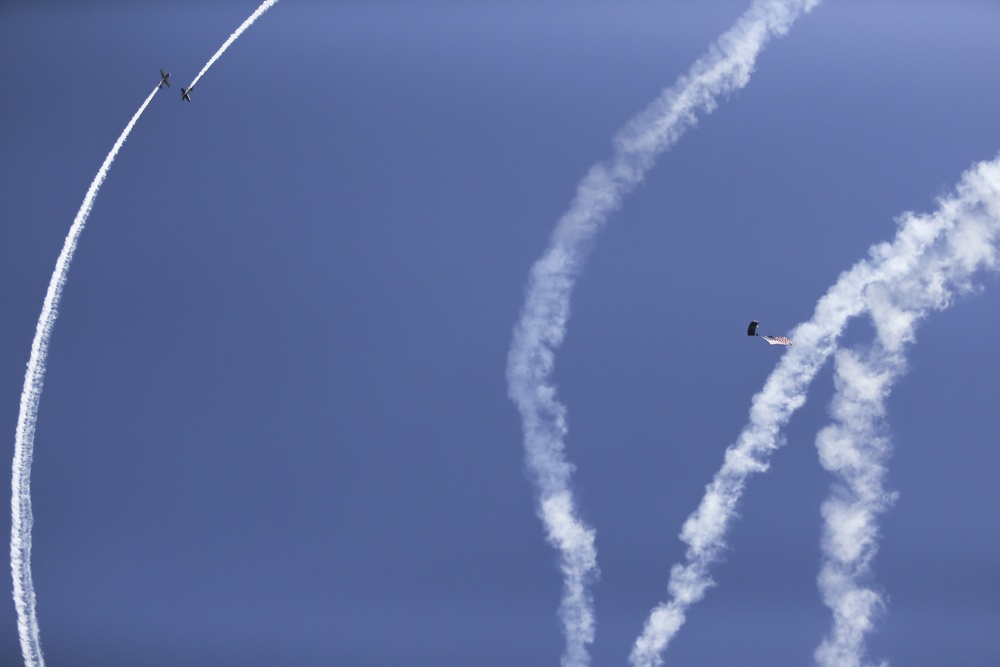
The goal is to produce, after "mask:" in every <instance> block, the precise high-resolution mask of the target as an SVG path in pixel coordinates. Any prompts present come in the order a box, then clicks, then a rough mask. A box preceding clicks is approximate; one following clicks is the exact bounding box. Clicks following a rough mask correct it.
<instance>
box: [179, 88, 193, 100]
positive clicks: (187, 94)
mask: <svg viewBox="0 0 1000 667" xmlns="http://www.w3.org/2000/svg"><path fill="white" fill-rule="evenodd" d="M193 91H194V86H191V87H190V88H181V99H182V100H184V101H185V102H190V101H191V93H192V92H193Z"/></svg>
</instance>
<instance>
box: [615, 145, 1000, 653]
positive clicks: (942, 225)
mask: <svg viewBox="0 0 1000 667" xmlns="http://www.w3.org/2000/svg"><path fill="white" fill-rule="evenodd" d="M898 224H899V230H898V231H897V233H896V237H895V239H894V240H893V241H892V242H891V243H881V244H878V245H876V246H873V247H872V248H871V249H870V251H869V254H870V258H869V259H866V260H862V261H861V262H858V263H857V264H856V265H855V266H854V267H853V268H851V269H850V270H849V271H847V272H845V273H843V274H842V275H841V276H840V278H839V279H838V280H837V282H836V284H834V285H833V287H831V288H830V290H829V291H828V292H827V293H826V295H824V296H823V298H821V299H820V301H819V303H818V304H817V305H816V311H815V313H814V314H813V317H812V319H810V320H809V321H808V322H805V323H803V324H800V325H799V326H798V327H796V329H795V331H794V332H793V334H792V338H794V340H795V347H793V348H790V350H789V352H788V353H786V354H785V355H784V356H783V358H782V360H781V361H780V362H779V363H778V366H777V368H775V370H774V371H773V372H772V373H771V375H770V376H769V377H768V379H767V381H766V383H765V385H764V389H763V390H762V391H761V392H760V393H759V394H757V395H756V396H754V399H753V403H752V406H751V408H750V422H749V424H747V426H746V427H745V428H744V429H743V432H742V433H741V434H740V436H739V438H738V439H737V441H736V443H735V444H733V445H731V446H730V447H729V449H728V450H727V451H726V455H725V461H724V463H723V465H722V468H721V469H720V470H719V471H718V472H717V473H716V475H715V478H714V479H713V480H712V483H711V484H709V486H708V488H707V492H706V494H705V497H704V498H703V500H702V502H701V505H700V506H699V508H698V509H697V510H696V511H695V512H694V514H692V515H691V516H690V517H689V518H688V520H687V521H686V522H685V524H684V527H683V530H682V532H681V539H682V540H683V541H684V542H685V543H686V544H687V545H688V549H687V554H686V562H685V563H684V564H678V565H675V566H674V567H673V569H672V570H671V573H670V582H669V592H670V595H671V600H670V601H669V602H668V603H665V604H661V605H659V606H658V607H656V608H655V609H654V610H653V611H652V612H651V614H650V616H649V618H648V619H647V621H646V625H645V628H644V630H643V632H642V634H641V635H640V637H639V638H638V640H636V644H635V646H634V648H633V651H632V655H631V662H632V664H633V665H635V666H636V667H652V666H655V665H660V664H662V662H663V659H662V653H663V651H664V650H665V649H666V647H667V644H668V643H669V641H670V640H671V639H672V638H673V636H674V635H675V634H676V632H677V630H678V629H679V628H680V627H681V625H682V624H683V623H684V620H685V614H686V612H687V609H688V608H689V607H690V606H691V605H692V604H693V603H695V602H697V601H698V600H700V599H701V598H702V597H704V595H705V591H706V589H707V588H708V587H709V586H711V585H712V579H711V577H710V575H709V570H710V568H711V566H712V565H713V564H714V563H715V561H716V560H717V559H718V556H719V553H720V551H721V550H722V548H723V547H724V544H725V543H724V539H725V533H726V531H727V530H728V528H729V525H730V523H731V522H732V519H733V516H734V510H735V507H736V504H737V502H738V501H739V499H740V496H741V495H742V492H743V488H744V486H745V484H746V481H747V478H748V477H749V476H750V475H751V474H752V473H755V472H760V471H763V470H766V469H767V459H768V457H769V456H770V453H771V452H772V451H773V450H774V449H776V448H777V447H778V446H780V445H781V444H783V442H782V440H781V438H780V431H781V429H782V427H784V425H785V424H786V423H787V422H788V419H789V418H790V417H791V415H792V414H793V413H794V412H795V410H797V409H798V408H799V407H800V406H801V405H802V404H803V403H805V397H806V389H807V388H808V386H809V384H810V383H811V382H812V379H813V378H814V377H815V375H816V373H817V372H818V370H819V369H820V367H821V366H822V365H823V363H824V362H825V361H826V359H827V358H828V357H829V356H830V355H831V354H833V353H834V351H835V350H836V347H837V340H838V338H839V337H840V334H841V333H842V332H843V330H844V327H845V326H846V324H847V322H848V320H849V319H850V318H852V317H855V316H857V315H859V314H861V313H863V312H865V311H868V312H869V313H870V314H871V317H872V321H873V322H874V324H875V327H876V330H877V332H878V345H879V346H880V348H877V349H881V350H883V351H881V352H878V351H876V352H875V353H873V354H874V356H873V357H871V359H869V360H868V361H866V362H865V363H868V364H874V366H873V367H874V368H875V369H876V370H875V371H867V372H860V371H861V370H862V368H863V365H862V364H861V363H860V362H859V359H860V357H859V356H858V355H849V354H846V353H842V354H841V356H840V365H839V368H838V377H839V378H840V380H839V381H840V383H841V384H840V386H841V388H842V391H843V392H844V396H845V398H842V399H840V401H839V402H836V403H835V405H834V416H835V418H837V419H840V418H841V414H842V415H843V419H844V420H846V419H847V417H848V415H850V414H851V411H852V410H854V411H856V412H857V414H858V415H859V416H860V414H861V411H862V410H867V411H868V412H869V423H870V424H871V425H872V427H871V429H869V430H865V426H864V425H863V423H862V425H861V426H860V428H861V429H862V433H863V434H864V435H863V436H862V437H868V436H877V435H878V433H877V429H876V428H875V425H876V420H877V417H878V415H879V413H880V410H881V407H880V406H881V403H880V401H881V400H882V398H881V394H880V392H883V393H884V392H885V391H887V390H888V387H889V386H890V385H891V382H892V379H894V378H895V376H896V375H897V374H898V373H899V372H900V371H901V370H902V363H901V359H898V358H897V355H898V354H899V353H900V350H901V348H902V346H903V345H905V344H906V343H908V342H910V341H911V340H912V336H913V327H914V325H915V324H916V322H917V321H918V320H919V319H920V318H921V317H923V316H924V315H925V314H926V313H927V312H928V311H930V310H932V309H940V308H944V307H945V306H947V305H948V304H949V303H950V299H951V298H952V297H953V295H954V294H956V293H959V292H962V291H964V290H967V289H969V288H970V280H971V278H972V276H973V274H974V273H975V272H976V271H978V270H981V269H983V268H995V267H996V261H997V256H996V254H997V249H996V241H997V235H998V232H1000V157H998V158H997V159H995V160H994V161H992V162H982V163H979V164H977V165H975V166H973V167H972V168H971V169H970V170H969V171H967V172H966V173H965V174H964V175H963V177H962V180H961V181H960V182H959V184H958V186H957V188H956V191H955V194H953V195H951V196H950V197H947V198H945V199H943V200H941V201H940V202H939V206H938V210H937V211H936V212H935V213H933V214H930V215H925V216H915V215H912V214H907V215H904V216H903V217H901V218H900V220H899V221H898ZM848 387H850V389H848ZM859 391H860V392H862V393H861V395H860V396H859V395H858V394H857V392H859ZM852 392H853V393H852ZM848 396H850V397H849V398H848ZM862 406H863V407H862ZM851 418H852V419H853V416H852V417H851ZM837 435H840V436H843V437H844V438H847V439H848V440H850V439H851V438H852V437H854V436H852V435H850V434H846V435H845V431H839V432H838V431H837V430H836V427H834V430H829V431H825V432H824V433H823V434H821V436H820V443H819V444H820V449H821V453H822V456H823V457H824V460H825V462H827V463H829V464H830V465H832V466H834V468H835V469H837V470H839V471H842V472H844V473H846V472H847V471H851V472H850V474H851V478H850V481H849V482H848V483H847V485H846V486H841V487H839V488H841V489H845V490H846V492H845V500H844V501H841V500H839V499H838V500H836V501H834V502H832V503H828V504H827V505H826V506H825V512H826V514H827V517H828V521H832V522H833V523H835V524H836V527H835V528H831V527H830V526H829V525H828V530H827V532H826V534H825V536H824V546H825V548H826V549H827V550H828V551H827V562H826V563H825V565H824V572H823V574H822V575H821V584H820V585H821V587H822V588H823V593H824V596H825V597H826V599H827V601H828V604H831V606H832V607H834V610H835V615H837V621H836V622H835V632H834V637H833V638H831V639H830V640H828V641H827V642H824V644H823V646H821V647H820V649H819V650H818V651H817V659H819V660H829V661H830V662H827V663H823V664H828V665H838V666H843V665H851V664H854V663H851V662H843V661H842V660H843V658H842V657H840V656H842V655H844V653H841V651H842V650H848V649H844V647H845V646H859V643H858V642H859V641H860V639H859V640H858V641H857V642H856V641H855V640H854V636H856V635H857V634H858V632H859V630H860V632H861V633H863V632H864V630H865V629H867V627H868V624H869V623H870V618H871V614H872V613H874V611H876V610H877V607H878V606H879V601H878V598H877V595H876V596H874V597H873V595H872V592H871V591H864V590H861V589H859V588H857V587H856V586H855V584H854V577H855V576H856V575H861V574H863V573H864V571H865V568H867V565H868V562H869V561H870V557H871V554H872V553H873V549H874V532H873V530H874V529H870V530H869V529H868V528H867V527H862V526H870V525H871V524H870V520H869V518H868V517H864V518H862V519H860V520H859V518H858V516H857V512H858V511H861V512H862V513H863V512H864V511H867V512H869V513H870V515H871V516H872V517H873V516H874V515H875V514H877V512H879V511H881V510H882V509H883V508H884V506H885V505H886V503H887V502H888V501H889V500H890V498H889V497H887V496H886V495H885V493H884V492H882V490H881V471H880V465H881V463H880V462H881V457H882V456H883V455H884V452H882V451H881V450H880V449H879V448H880V447H884V445H885V443H884V442H879V443H876V444H875V445H874V447H873V448H872V451H870V452H868V454H869V460H868V461H852V460H851V457H852V456H854V455H856V454H857V453H858V452H857V449H856V448H853V447H840V446H839V443H838V441H837V440H838V438H837V437H835V436H837ZM868 464H870V465H871V466H872V467H870V468H868V469H867V470H864V468H866V465H868ZM858 503H861V504H860V505H859V504H858ZM859 507H860V508H864V509H862V510H859V509H858V508H859ZM845 575H846V576H845ZM852 623H853V624H854V625H853V627H852V626H851V624H852ZM850 650H855V649H850ZM838 660H841V661H839V662H838Z"/></svg>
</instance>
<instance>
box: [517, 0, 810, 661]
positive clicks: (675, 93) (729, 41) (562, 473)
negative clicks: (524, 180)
mask: <svg viewBox="0 0 1000 667" xmlns="http://www.w3.org/2000/svg"><path fill="white" fill-rule="evenodd" d="M818 2H819V0H757V1H755V2H754V3H753V4H752V5H751V6H750V8H749V9H748V10H747V11H746V13H744V14H743V15H742V16H741V17H740V18H739V19H738V20H737V22H736V24H735V25H734V26H733V27H732V28H730V30H729V31H728V32H726V33H725V34H723V35H722V36H721V37H720V38H719V39H718V41H717V42H716V43H715V44H714V45H712V47H711V48H710V49H709V51H708V53H707V54H706V55H705V56H703V57H702V58H700V59H699V60H698V61H697V62H695V64H694V65H693V66H692V67H691V69H690V70H689V72H688V73H687V74H686V75H685V76H682V77H681V78H680V79H679V80H678V81H677V83H675V84H674V85H673V86H671V87H670V88H668V89H667V90H665V91H664V92H663V93H662V94H661V95H660V96H659V98H657V99H656V100H655V101H654V102H653V103H652V104H651V105H650V106H649V107H648V108H647V109H646V110H645V111H643V112H642V113H640V114H639V115H638V116H636V117H635V118H634V119H632V120H631V121H630V122H629V124H628V125H626V127H625V128H624V129H623V130H622V131H621V132H620V133H619V134H618V136H617V137H616V138H615V153H614V157H613V159H612V160H611V162H610V163H601V164H597V165H595V166H594V167H593V168H591V170H590V172H589V173H588V174H587V175H586V176H585V177H584V178H583V180H582V181H581V182H580V184H579V185H578V187H577V194H576V197H575V199H574V200H573V203H572V204H571V206H570V208H569V210H568V211H567V212H566V213H565V214H564V215H563V216H562V218H560V220H559V222H558V223H557V225H556V228H555V231H554V232H553V234H552V239H551V241H550V245H549V248H548V249H547V250H546V251H545V254H544V255H542V257H541V258H540V259H539V260H538V261H537V262H536V263H535V265H534V266H533V267H532V270H531V274H530V276H529V285H528V290H527V295H526V299H525V303H524V306H523V308H522V311H521V318H520V321H519V322H518V324H517V325H516V327H515V328H514V335H513V341H512V342H511V349H510V353H509V355H508V362H507V384H508V394H509V396H510V398H511V400H513V401H514V402H515V403H516V404H517V407H518V410H519V411H520V413H521V420H522V428H523V430H524V446H525V450H526V459H527V466H528V468H529V470H530V473H531V475H532V476H533V478H534V481H535V484H536V487H537V490H538V494H539V508H538V513H539V515H540V518H541V519H542V521H543V523H544V526H545V530H546V534H547V538H548V540H549V542H550V543H552V545H553V546H555V547H556V548H557V549H558V550H559V553H560V558H561V561H562V562H561V568H562V572H563V578H564V589H563V599H562V603H561V606H560V616H561V618H562V621H563V626H564V631H565V633H566V644H567V646H566V652H565V654H564V656H563V660H562V662H563V664H564V665H566V666H567V667H569V666H579V665H586V664H588V663H589V656H588V650H587V647H588V645H589V644H590V643H592V642H593V639H594V614H593V609H592V602H591V594H590V591H589V586H590V584H591V583H592V581H593V580H594V579H595V578H596V576H597V573H598V569H597V554H596V550H595V548H594V530H593V529H592V528H590V527H589V526H587V525H586V524H585V523H584V522H583V521H582V520H581V519H580V518H579V516H578V511H577V509H576V507H575V501H574V499H573V495H572V491H571V488H570V478H571V476H572V471H573V466H572V464H570V463H569V462H568V461H567V460H566V457H565V454H564V443H563V438H564V436H565V434H566V408H565V406H563V405H562V404H561V403H559V401H558V400H556V396H555V394H556V391H555V387H554V386H553V385H552V383H551V380H550V376H551V374H552V368H553V362H554V356H555V350H556V348H558V347H559V345H560V344H561V343H562V340H563V337H564V336H565V332H566V320H567V318H568V317H569V299H570V294H571V292H572V290H573V285H574V283H575V282H576V278H577V276H578V275H579V274H580V271H581V269H582V265H583V262H584V260H585V258H586V254H587V250H588V248H589V245H590V242H591V241H592V240H593V238H594V236H595V235H596V233H597V232H598V231H600V229H601V227H602V226H603V225H604V222H605V220H606V218H607V216H608V214H610V213H611V212H612V211H614V210H615V209H616V208H617V207H618V205H619V204H620V201H621V198H622V196H624V195H625V194H627V193H628V192H630V191H631V190H632V189H634V188H635V187H636V186H637V185H638V184H639V183H640V182H641V181H642V180H643V178H644V176H645V173H646V171H647V170H648V169H649V168H650V167H651V166H652V164H653V161H654V159H655V158H656V156H657V155H659V154H660V153H662V152H663V151H665V150H667V149H668V148H670V147H671V146H672V145H673V144H674V142H676V141H677V140H678V139H679V138H680V137H681V135H683V134H684V132H685V131H686V130H687V129H688V128H690V127H691V126H692V125H694V124H695V122H696V121H697V114H698V113H699V112H700V113H710V112H711V111H712V110H714V109H715V106H716V103H717V102H716V101H717V99H718V98H719V96H720V95H725V94H727V93H731V92H733V91H736V90H739V89H740V88H742V87H743V86H745V85H746V84H747V82H748V81H749V79H750V73H751V72H752V70H753V67H754V63H755V62H756V59H757V56H758V54H759V53H760V52H761V50H762V49H763V48H764V46H765V45H766V44H767V42H768V41H769V40H770V39H771V38H772V37H775V36H780V35H783V34H785V33H786V32H787V31H788V29H789V28H790V27H791V25H792V23H793V22H794V21H795V20H796V19H797V18H798V17H799V16H801V15H802V14H804V13H805V12H808V11H809V10H810V9H812V8H813V7H814V6H815V5H816V4H818Z"/></svg>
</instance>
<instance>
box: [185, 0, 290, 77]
mask: <svg viewBox="0 0 1000 667" xmlns="http://www.w3.org/2000/svg"><path fill="white" fill-rule="evenodd" d="M276 2H278V0H264V2H263V3H261V5H260V7H258V8H257V10H256V11H254V13H253V14H251V15H250V16H249V17H248V18H247V20H246V21H244V22H243V24H242V25H240V27H239V28H237V29H236V32H234V33H233V34H231V35H230V36H229V39H227V40H226V41H225V42H223V44H222V46H220V47H219V50H218V51H216V52H215V55H213V56H212V57H211V58H209V59H208V62H207V63H205V66H204V67H202V68H201V71H200V72H198V76H196V77H195V78H194V80H193V81H191V84H190V85H189V86H188V87H187V89H188V90H191V89H192V88H194V84H196V83H198V80H199V79H201V77H203V76H204V75H205V72H207V71H208V68H209V67H211V66H212V65H214V64H215V61H216V60H218V59H219V56H221V55H222V54H223V53H225V52H226V49H228V48H229V45H230V44H232V43H233V42H235V41H236V38H237V37H239V36H240V35H242V34H243V31H245V30H246V29H247V28H249V27H250V26H251V24H253V22H254V21H256V20H257V19H258V18H260V15H261V14H263V13H264V12H266V11H267V10H268V9H270V8H271V6H272V5H274V3H276Z"/></svg>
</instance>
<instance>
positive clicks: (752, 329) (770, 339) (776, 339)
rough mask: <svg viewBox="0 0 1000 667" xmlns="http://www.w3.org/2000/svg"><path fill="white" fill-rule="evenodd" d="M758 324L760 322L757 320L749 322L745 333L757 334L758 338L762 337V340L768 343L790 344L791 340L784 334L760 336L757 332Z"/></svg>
mask: <svg viewBox="0 0 1000 667" xmlns="http://www.w3.org/2000/svg"><path fill="white" fill-rule="evenodd" d="M758 326H760V322H758V321H757V320H754V321H753V322H751V323H750V326H748V327H747V335H748V336H757V337H758V338H761V339H763V340H764V342H765V343H767V344H768V345H791V344H792V340H791V339H790V338H786V337H785V336H761V335H760V334H759V333H757V327H758Z"/></svg>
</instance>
